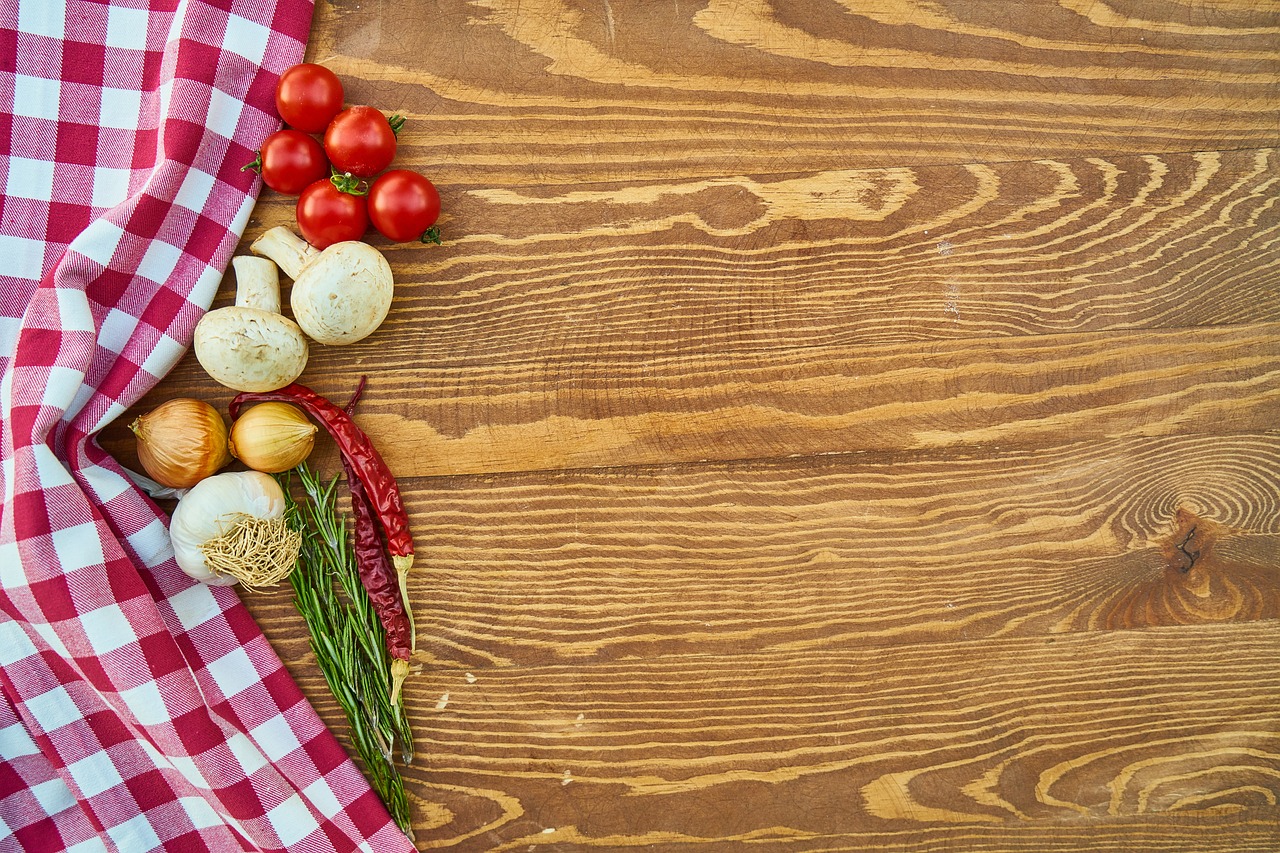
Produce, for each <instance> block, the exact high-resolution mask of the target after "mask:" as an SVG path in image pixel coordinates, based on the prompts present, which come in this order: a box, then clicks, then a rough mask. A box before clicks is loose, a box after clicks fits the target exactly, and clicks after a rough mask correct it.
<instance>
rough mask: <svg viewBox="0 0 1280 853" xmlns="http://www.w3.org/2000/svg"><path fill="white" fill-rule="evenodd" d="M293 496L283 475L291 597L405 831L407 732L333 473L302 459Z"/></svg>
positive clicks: (372, 776)
mask: <svg viewBox="0 0 1280 853" xmlns="http://www.w3.org/2000/svg"><path fill="white" fill-rule="evenodd" d="M294 473H296V474H297V479H298V482H299V483H300V484H301V486H302V495H301V496H299V497H297V498H295V496H294V495H293V493H292V490H291V489H290V483H289V482H288V479H287V478H285V479H284V480H283V482H282V483H281V485H282V486H284V493H285V500H286V504H287V506H286V516H285V517H286V518H287V519H288V521H289V524H290V526H291V527H292V528H293V529H294V530H297V531H298V532H299V533H300V534H302V550H301V551H300V552H299V554H298V565H297V567H296V568H295V569H294V571H293V573H292V574H291V575H290V576H289V581H290V583H291V584H292V586H293V592H294V604H295V605H296V606H297V609H298V612H299V613H300V614H301V615H302V618H303V621H305V622H306V623H307V629H308V630H309V631H310V633H311V649H312V651H313V652H314V653H315V656H316V662H317V663H318V664H319V666H320V671H321V672H322V673H323V674H324V679H325V681H326V682H327V683H328V685H329V689H330V690H331V691H332V692H333V695H334V698H336V699H337V700H338V704H339V705H341V706H342V710H343V711H344V712H346V715H347V720H348V721H349V723H350V725H351V740H352V743H353V745H354V746H355V749H356V752H357V753H358V754H359V756H360V758H361V760H362V761H363V762H364V765H365V767H366V773H367V775H368V777H369V783H370V785H371V786H372V787H373V789H374V790H375V791H377V793H378V796H380V797H381V798H382V801H383V802H384V803H385V804H386V806H387V811H388V812H390V814H391V817H392V818H393V819H394V820H395V822H396V825H397V826H399V827H400V829H402V830H403V831H404V832H405V834H406V835H408V836H409V837H410V838H412V837H413V831H412V828H411V816H410V813H409V799H408V796H407V795H406V794H405V789H404V780H403V779H402V778H401V776H400V771H399V769H398V768H397V767H396V764H395V760H394V758H393V751H392V750H393V746H394V745H395V744H396V742H397V741H398V742H399V745H400V747H401V755H402V760H403V761H404V763H405V764H408V763H409V762H411V761H412V760H413V735H412V732H411V731H410V730H409V721H408V717H407V716H406V715H405V711H404V702H403V700H401V701H399V702H397V703H396V705H395V706H394V707H393V706H392V704H391V700H390V687H391V680H390V664H391V661H390V656H389V655H388V654H387V648H386V645H385V643H384V640H383V633H382V625H381V623H380V622H379V621H378V617H377V614H376V613H375V612H374V610H373V605H372V604H371V603H370V602H369V596H368V595H367V594H366V593H365V591H364V586H363V585H362V584H361V583H360V575H359V572H358V569H357V566H356V559H355V553H354V551H353V550H352V546H351V539H350V536H349V535H348V532H347V519H346V516H344V515H342V514H341V513H339V512H338V508H337V495H336V491H337V485H338V478H337V477H334V478H333V479H332V480H330V481H329V482H328V483H327V484H326V483H323V482H321V479H320V477H319V476H318V475H317V474H315V473H314V472H312V471H311V470H310V468H308V467H307V466H306V465H305V464H303V465H300V466H298V468H296V469H294Z"/></svg>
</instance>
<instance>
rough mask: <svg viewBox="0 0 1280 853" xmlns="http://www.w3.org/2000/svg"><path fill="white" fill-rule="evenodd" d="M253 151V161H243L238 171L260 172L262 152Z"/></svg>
mask: <svg viewBox="0 0 1280 853" xmlns="http://www.w3.org/2000/svg"><path fill="white" fill-rule="evenodd" d="M254 153H255V154H256V155H257V156H256V157H255V158H254V161H253V162H252V163H245V164H244V165H243V166H241V167H240V171H242V172H258V173H261V172H262V152H261V151H255V152H254Z"/></svg>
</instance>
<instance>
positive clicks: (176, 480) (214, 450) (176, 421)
mask: <svg viewBox="0 0 1280 853" xmlns="http://www.w3.org/2000/svg"><path fill="white" fill-rule="evenodd" d="M129 429H131V430H132V431H133V434H134V435H135V436H137V439H138V461H139V462H141V463H142V467H143V469H145V470H146V472H147V476H149V477H151V479H153V480H155V481H156V482H157V483H159V484H160V485H162V486H168V487H169V488H171V489H189V488H191V487H192V486H194V485H195V484H196V483H198V482H200V481H201V480H203V479H204V478H205V477H209V476H211V475H213V474H216V473H217V472H218V470H219V469H220V468H222V467H223V466H224V465H226V464H227V463H228V462H230V461H231V454H230V452H229V451H228V448H227V425H226V423H225V422H224V421H223V420H222V415H220V414H218V410H217V409H215V408H214V407H213V406H210V405H209V404H208V403H206V402H204V401H202V400H192V399H190V398H187V397H178V398H176V399H173V400H169V401H168V402H166V403H161V404H160V405H159V406H157V407H156V408H155V409H153V410H152V411H150V412H148V413H147V414H145V415H142V416H141V417H139V418H137V419H136V420H135V421H134V422H133V423H132V424H130V425H129Z"/></svg>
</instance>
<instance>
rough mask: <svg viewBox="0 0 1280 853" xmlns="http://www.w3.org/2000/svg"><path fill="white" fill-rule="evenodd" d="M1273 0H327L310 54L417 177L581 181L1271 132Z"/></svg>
mask: <svg viewBox="0 0 1280 853" xmlns="http://www.w3.org/2000/svg"><path fill="white" fill-rule="evenodd" d="M1276 11H1277V7H1276V5H1275V4H1274V3H1273V2H1234V0H1233V2H1225V3H1224V2H1212V3H1190V2H1187V3H1183V2H1159V1H1158V0H1144V2H1135V3H1126V4H1122V5H1121V4H1097V3H1092V2H1087V0H1028V2H1019V3H997V4H992V3H985V2H980V0H941V2H928V3H926V2H916V0H912V2H893V3H888V2H874V3H867V2H853V0H839V2H835V3H823V2H815V0H792V2H786V3H782V2H771V0H701V1H700V2H677V0H673V2H663V3H653V2H640V1H639V0H631V2H628V0H612V2H604V3H600V4H596V3H582V2H576V0H470V2H468V0H440V2H436V0H432V2H426V0H364V1H363V2H360V3H351V4H347V3H334V4H318V9H317V16H316V17H317V22H316V26H315V37H314V39H313V42H312V45H311V47H310V50H309V56H311V57H312V58H314V59H317V60H319V61H321V62H324V63H325V64H327V65H329V66H330V67H332V68H334V70H336V71H338V72H339V73H340V74H342V75H343V76H344V78H346V79H348V80H349V81H350V82H349V84H348V92H349V100H352V101H356V102H364V103H371V104H374V105H376V106H380V107H382V108H384V109H387V110H398V111H400V112H401V113H404V114H407V115H408V116H409V118H410V124H409V126H408V127H407V128H406V131H405V132H404V135H403V137H402V138H403V139H404V144H403V147H404V148H405V149H406V151H407V156H408V157H410V158H411V159H412V160H413V161H414V162H416V163H418V164H420V165H422V166H423V167H425V168H427V169H428V171H430V172H433V173H438V174H440V175H441V176H442V177H443V176H446V175H460V174H465V175H467V176H468V179H471V180H476V181H477V182H483V183H486V184H489V185H491V186H506V185H539V184H543V185H545V184H577V183H582V182H593V181H601V180H606V181H608V180H621V179H628V180H629V179H633V178H637V177H653V178H662V179H667V178H668V177H670V176H671V175H672V174H679V175H685V176H692V177H708V176H721V175H736V174H762V173H767V174H772V173H780V172H794V171H809V170H813V169H824V170H825V169H843V168H850V167H881V166H900V165H919V164H923V163H943V162H950V163H968V162H975V161H982V162H992V161H1005V160H1030V159H1040V158H1044V157H1057V156H1064V155H1067V154H1075V155H1084V156H1088V155H1092V154H1101V155H1103V156H1106V155H1109V154H1122V153H1128V154H1146V153H1156V152H1168V151H1189V150H1191V151H1194V150H1203V149H1229V148H1254V147H1259V146H1262V145H1270V144H1272V143H1273V142H1274V139H1275V130H1276V127H1275V109H1276V87H1275V81H1276V79H1277V75H1278V74H1280V61H1278V60H1277V54H1276V44H1277V37H1278V36H1280V27H1277V26H1276ZM406 22H415V23H413V24H412V25H410V28H411V29H412V37H406V34H405V32H404V30H405V29H406ZM444 179H445V180H446V182H447V181H449V180H450V179H449V178H447V177H445V178H444Z"/></svg>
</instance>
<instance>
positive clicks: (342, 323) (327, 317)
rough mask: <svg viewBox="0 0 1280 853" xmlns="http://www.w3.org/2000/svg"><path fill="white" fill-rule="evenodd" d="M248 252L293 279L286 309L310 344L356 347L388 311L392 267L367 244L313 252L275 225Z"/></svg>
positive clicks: (350, 242) (384, 317)
mask: <svg viewBox="0 0 1280 853" xmlns="http://www.w3.org/2000/svg"><path fill="white" fill-rule="evenodd" d="M249 248H250V250H252V251H253V252H255V253H257V254H259V255H263V256H265V257H268V258H270V259H271V260H273V261H275V262H276V263H277V264H279V265H280V269H282V270H284V273H285V275H287V276H289V277H290V278H292V279H293V290H292V292H291V293H290V294H289V305H290V306H291V307H292V308H293V316H294V319H296V320H297V321H298V325H299V326H301V327H302V330H303V331H304V332H306V333H307V334H308V335H309V336H310V337H311V339H312V340H314V341H317V342H319V343H322V344H329V345H331V346H340V345H342V344H352V343H355V342H356V341H359V340H362V339H364V338H367V337H368V336H369V335H371V334H373V332H374V330H376V329H377V328H378V327H379V326H381V325H382V321H383V320H385V319H386V317H387V312H388V311H390V310H391V297H392V295H393V292H394V282H393V281H392V278H391V265H390V264H388V263H387V259H386V258H384V257H383V256H382V253H381V252H379V251H378V250H377V249H375V248H373V247H372V246H370V245H369V244H368V243H364V242H360V241H348V242H345V243H334V244H333V245H332V246H330V247H329V248H327V249H325V250H324V251H317V250H316V249H315V248H313V247H312V246H310V245H308V244H307V243H306V241H305V240H303V239H302V238H301V237H299V236H298V235H296V234H294V233H293V232H292V231H290V230H289V229H288V228H286V227H285V226H283V225H278V226H276V227H275V228H271V229H269V230H268V231H267V232H266V233H265V234H263V235H262V236H261V237H259V238H258V239H257V240H255V241H253V245H251V246H250V247H249Z"/></svg>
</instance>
